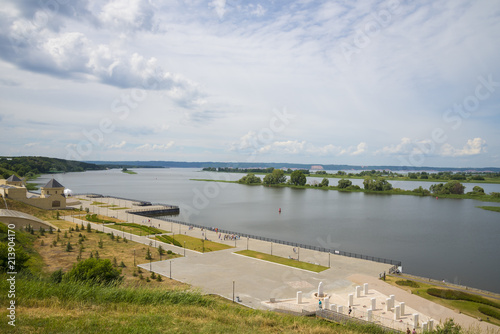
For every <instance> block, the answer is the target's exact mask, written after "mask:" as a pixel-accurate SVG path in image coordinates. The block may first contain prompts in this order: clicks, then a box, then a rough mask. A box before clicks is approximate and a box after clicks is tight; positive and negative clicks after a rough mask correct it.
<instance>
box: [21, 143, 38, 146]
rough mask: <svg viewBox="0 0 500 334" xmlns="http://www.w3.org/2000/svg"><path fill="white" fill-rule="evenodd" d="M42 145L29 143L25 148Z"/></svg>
mask: <svg viewBox="0 0 500 334" xmlns="http://www.w3.org/2000/svg"><path fill="white" fill-rule="evenodd" d="M38 145H40V143H27V144H24V147H34V146H38Z"/></svg>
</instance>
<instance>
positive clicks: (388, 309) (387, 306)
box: [385, 298, 391, 312]
mask: <svg viewBox="0 0 500 334" xmlns="http://www.w3.org/2000/svg"><path fill="white" fill-rule="evenodd" d="M385 310H386V311H387V312H389V311H390V310H391V298H387V299H386V300H385Z"/></svg>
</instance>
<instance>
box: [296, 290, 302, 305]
mask: <svg viewBox="0 0 500 334" xmlns="http://www.w3.org/2000/svg"><path fill="white" fill-rule="evenodd" d="M297 304H302V291H297Z"/></svg>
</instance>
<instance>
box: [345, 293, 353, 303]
mask: <svg viewBox="0 0 500 334" xmlns="http://www.w3.org/2000/svg"><path fill="white" fill-rule="evenodd" d="M353 304H354V296H353V294H352V293H350V294H349V300H348V301H347V306H352V305H353Z"/></svg>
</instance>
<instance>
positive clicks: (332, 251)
mask: <svg viewBox="0 0 500 334" xmlns="http://www.w3.org/2000/svg"><path fill="white" fill-rule="evenodd" d="M87 195H91V196H93V197H111V198H116V199H122V200H126V201H132V202H144V201H140V200H135V199H130V198H123V197H117V196H103V195H98V194H77V195H74V196H87ZM152 205H154V206H156V205H162V206H167V207H174V206H173V205H169V204H161V203H152ZM141 210H144V211H140V212H138V211H135V210H134V209H132V210H126V211H127V212H128V213H130V214H135V215H139V216H145V217H150V216H149V215H148V212H149V211H148V210H147V209H146V208H144V207H141ZM155 218H157V219H161V220H164V221H168V222H172V223H176V224H182V225H186V226H193V227H197V228H203V229H205V230H209V231H215V228H213V227H207V226H203V225H198V224H192V223H186V222H183V221H180V220H176V219H171V218H167V217H164V216H160V217H155ZM217 232H220V233H224V234H234V235H237V236H239V237H244V238H250V239H255V240H262V241H267V242H272V243H276V244H282V245H288V246H292V247H298V248H302V249H310V250H314V251H318V252H323V253H330V254H333V255H341V256H347V257H353V258H356V259H362V260H368V261H374V262H379V263H386V264H391V265H393V267H392V268H391V269H390V270H389V272H395V271H396V270H397V269H398V267H399V266H401V261H396V260H390V259H385V258H381V257H376V256H369V255H363V254H358V253H352V252H345V251H342V250H338V249H331V248H325V247H318V246H312V245H306V244H301V243H296V242H290V241H284V240H279V239H273V238H267V237H261V236H258V235H253V234H247V233H239V232H234V231H230V230H224V229H220V228H217Z"/></svg>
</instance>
